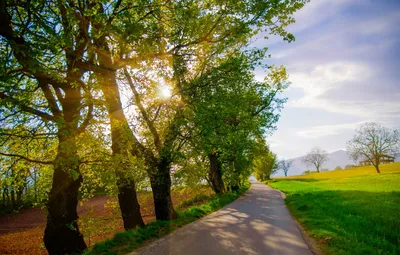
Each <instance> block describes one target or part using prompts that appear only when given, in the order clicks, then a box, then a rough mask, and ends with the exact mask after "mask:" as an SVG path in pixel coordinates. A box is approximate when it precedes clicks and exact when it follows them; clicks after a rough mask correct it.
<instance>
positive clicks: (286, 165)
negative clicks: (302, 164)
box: [279, 159, 293, 176]
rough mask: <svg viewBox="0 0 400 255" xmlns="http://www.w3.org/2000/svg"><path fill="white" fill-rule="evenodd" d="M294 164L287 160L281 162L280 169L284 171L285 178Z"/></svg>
mask: <svg viewBox="0 0 400 255" xmlns="http://www.w3.org/2000/svg"><path fill="white" fill-rule="evenodd" d="M292 164H293V160H290V159H287V160H281V161H279V168H280V169H282V170H283V173H284V174H285V176H287V175H288V172H289V169H290V167H291V166H292Z"/></svg>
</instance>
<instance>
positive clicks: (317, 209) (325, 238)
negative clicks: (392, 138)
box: [269, 162, 400, 255]
mask: <svg viewBox="0 0 400 255" xmlns="http://www.w3.org/2000/svg"><path fill="white" fill-rule="evenodd" d="M381 172H382V173H381V174H377V173H376V171H375V170H374V168H373V167H357V168H354V169H349V170H338V171H330V172H325V173H317V174H310V175H302V176H292V177H288V178H279V179H274V180H272V181H270V182H269V185H271V186H272V187H274V188H276V189H279V190H282V191H283V192H285V193H286V196H287V198H286V203H287V206H288V208H289V210H290V211H291V212H292V214H293V215H294V216H295V217H296V218H297V220H298V221H299V222H300V223H301V224H302V225H303V226H304V227H305V229H306V230H307V232H308V233H309V234H310V235H311V236H313V237H314V238H316V239H317V240H318V242H319V244H320V246H321V248H322V249H323V251H324V252H325V253H326V254H352V255H355V254H391V255H393V254H400V162H397V163H394V164H388V165H382V166H381Z"/></svg>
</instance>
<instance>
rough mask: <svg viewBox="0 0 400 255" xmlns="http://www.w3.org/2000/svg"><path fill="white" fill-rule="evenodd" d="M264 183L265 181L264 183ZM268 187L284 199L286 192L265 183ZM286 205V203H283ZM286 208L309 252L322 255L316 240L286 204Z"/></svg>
mask: <svg viewBox="0 0 400 255" xmlns="http://www.w3.org/2000/svg"><path fill="white" fill-rule="evenodd" d="M264 184H265V183H264ZM265 185H267V186H268V187H270V188H271V189H273V190H276V191H277V192H279V194H280V195H281V198H282V199H283V200H284V201H286V194H285V193H284V192H282V191H280V190H278V189H275V188H273V187H271V186H270V185H268V184H265ZM285 206H286V203H285ZM286 208H287V209H288V211H289V214H290V216H291V217H292V219H293V221H294V222H295V223H296V225H297V228H298V229H299V230H300V233H301V235H302V236H303V239H304V241H305V242H306V243H307V245H308V247H309V248H310V250H311V252H312V253H313V254H314V255H324V253H323V252H322V250H321V248H319V247H318V242H317V241H316V240H315V239H314V238H312V237H311V236H310V235H309V234H308V233H307V231H306V230H305V228H304V227H303V225H301V224H300V222H298V221H297V219H296V217H294V215H293V214H292V212H291V211H290V210H289V208H288V207H287V206H286Z"/></svg>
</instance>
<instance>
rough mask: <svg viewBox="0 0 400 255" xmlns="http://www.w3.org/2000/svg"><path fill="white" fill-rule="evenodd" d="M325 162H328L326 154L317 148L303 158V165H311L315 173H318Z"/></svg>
mask: <svg viewBox="0 0 400 255" xmlns="http://www.w3.org/2000/svg"><path fill="white" fill-rule="evenodd" d="M326 161H328V153H327V152H326V151H325V150H323V149H321V148H318V147H314V148H312V149H311V150H310V151H309V152H308V153H307V154H306V156H305V157H304V158H303V162H304V164H306V165H313V166H314V167H315V169H316V170H317V172H320V170H321V166H322V165H323V163H324V162H326Z"/></svg>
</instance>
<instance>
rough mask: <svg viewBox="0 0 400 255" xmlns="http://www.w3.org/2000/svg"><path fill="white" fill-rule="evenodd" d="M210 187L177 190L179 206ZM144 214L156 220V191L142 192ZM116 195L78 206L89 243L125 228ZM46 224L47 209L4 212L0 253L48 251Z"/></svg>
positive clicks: (0, 219) (174, 195) (174, 197)
mask: <svg viewBox="0 0 400 255" xmlns="http://www.w3.org/2000/svg"><path fill="white" fill-rule="evenodd" d="M211 193H212V192H211V190H210V189H209V188H208V187H196V188H192V189H181V190H174V191H173V192H172V200H173V203H174V205H175V206H178V205H180V204H181V203H182V202H183V201H184V200H187V199H190V198H193V197H195V196H196V195H198V194H211ZM138 199H139V203H140V206H141V213H142V216H143V220H144V221H145V223H148V222H151V221H154V220H155V215H154V207H153V200H152V194H151V193H150V192H141V193H139V194H138ZM117 208H118V206H117V199H116V197H115V196H106V195H98V196H95V197H93V198H91V199H89V200H87V201H81V202H80V205H79V206H78V214H79V217H80V220H79V223H80V228H81V231H82V233H83V234H84V236H85V241H86V243H87V244H88V246H92V245H93V244H95V243H97V242H99V241H103V240H105V239H106V238H111V237H112V236H114V234H115V233H117V232H119V231H123V225H122V220H121V217H120V216H119V212H118V209H117ZM45 224H46V216H45V211H44V210H42V209H40V208H31V209H25V210H22V211H21V212H18V213H14V214H11V215H0V243H1V246H0V254H47V252H46V249H45V248H44V245H43V241H42V239H43V231H44V227H45Z"/></svg>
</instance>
